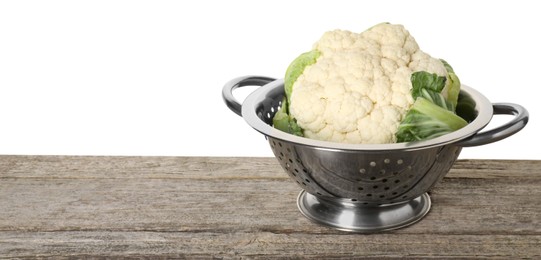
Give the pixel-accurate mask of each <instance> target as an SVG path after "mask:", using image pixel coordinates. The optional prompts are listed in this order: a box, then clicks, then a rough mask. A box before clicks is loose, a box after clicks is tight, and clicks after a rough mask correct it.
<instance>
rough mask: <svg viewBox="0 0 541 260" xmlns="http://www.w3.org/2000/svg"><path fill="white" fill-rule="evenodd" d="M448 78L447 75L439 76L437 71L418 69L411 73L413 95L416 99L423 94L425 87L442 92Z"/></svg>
mask: <svg viewBox="0 0 541 260" xmlns="http://www.w3.org/2000/svg"><path fill="white" fill-rule="evenodd" d="M446 80H447V78H446V77H444V76H438V74H436V73H429V72H426V71H416V72H414V73H412V74H411V85H412V89H411V95H412V96H413V98H414V99H416V98H417V97H420V96H421V95H422V90H423V89H426V90H430V91H434V92H437V93H440V92H441V90H442V89H443V88H444V87H445V81H446Z"/></svg>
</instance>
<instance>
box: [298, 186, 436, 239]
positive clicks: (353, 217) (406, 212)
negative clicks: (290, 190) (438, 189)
mask: <svg viewBox="0 0 541 260" xmlns="http://www.w3.org/2000/svg"><path fill="white" fill-rule="evenodd" d="M430 204H431V202H430V197H429V196H428V194H427V193H424V194H422V195H421V196H419V197H417V198H414V199H412V200H409V201H407V202H404V203H400V204H389V205H380V206H367V205H363V204H362V203H358V202H357V203H356V202H347V201H346V200H344V199H332V198H318V197H316V196H314V195H312V194H310V193H308V192H306V191H304V190H302V191H301V192H300V194H299V196H298V198H297V206H298V208H299V210H300V211H301V213H302V214H303V215H304V216H305V217H307V218H308V219H310V220H312V221H314V222H316V223H319V224H323V225H326V226H330V227H333V228H335V229H338V230H343V231H350V232H359V233H376V232H380V231H386V230H393V229H398V228H402V227H406V226H409V225H411V224H413V223H415V222H417V221H419V220H420V219H422V218H423V217H424V216H425V215H426V214H427V213H428V211H429V210H430Z"/></svg>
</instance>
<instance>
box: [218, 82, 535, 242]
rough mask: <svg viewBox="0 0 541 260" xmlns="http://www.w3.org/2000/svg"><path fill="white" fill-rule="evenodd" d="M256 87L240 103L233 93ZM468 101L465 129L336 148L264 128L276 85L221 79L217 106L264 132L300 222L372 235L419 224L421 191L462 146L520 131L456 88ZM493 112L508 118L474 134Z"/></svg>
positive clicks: (521, 120)
mask: <svg viewBox="0 0 541 260" xmlns="http://www.w3.org/2000/svg"><path fill="white" fill-rule="evenodd" d="M250 85H255V86H261V88H258V89H257V90H255V91H254V92H253V93H251V94H250V95H249V96H248V97H247V98H246V100H245V101H244V102H243V104H242V105H241V104H240V103H239V102H238V101H237V100H236V99H235V98H234V97H233V91H234V90H235V89H236V88H239V87H243V86H250ZM461 89H462V90H461V92H462V93H461V94H462V95H468V96H470V97H471V98H472V99H473V100H474V101H475V110H476V112H477V117H476V118H475V119H474V120H473V121H472V122H471V123H469V124H468V125H467V126H465V127H463V128H462V129H460V130H457V131H455V132H452V133H450V134H447V135H444V136H440V137H438V138H434V139H430V140H426V141H420V142H411V143H396V144H343V143H334V142H327V141H319V140H313V139H308V138H304V137H299V136H295V135H291V134H288V133H285V132H282V131H280V130H277V129H275V128H273V127H272V118H273V117H274V114H275V113H276V112H277V111H278V109H279V108H280V106H281V100H282V98H283V96H284V87H283V81H282V80H275V79H273V78H267V77H259V76H245V77H239V78H236V79H233V80H231V81H230V82H228V83H227V84H226V85H225V86H224V88H223V92H222V95H223V97H224V100H225V103H226V104H227V105H228V107H229V108H230V109H231V110H232V111H233V112H235V113H236V114H238V115H240V116H242V117H243V118H244V119H245V120H246V122H247V123H248V124H249V125H250V126H252V127H253V128H254V129H256V130H257V131H259V132H261V133H262V134H263V135H265V136H266V137H267V139H268V141H269V144H270V147H271V149H272V151H273V153H274V155H275V156H276V158H277V159H278V161H279V162H280V165H281V166H282V168H283V169H284V170H285V172H286V173H287V174H288V175H289V176H290V177H291V178H292V179H293V180H294V181H295V182H296V183H297V184H298V185H299V186H300V187H301V188H302V191H301V193H300V194H299V197H298V199H297V205H298V207H299V210H300V211H301V213H302V214H303V215H304V216H306V217H307V218H309V219H311V220H313V221H315V222H318V223H321V224H325V225H328V226H331V227H334V228H337V229H340V230H345V231H353V232H377V231H383V230H391V229H397V228H401V227H404V226H408V225H411V224H413V223H415V222H416V221H418V220H420V219H421V218H422V217H423V216H425V215H426V213H428V211H429V210H430V204H431V202H430V197H429V196H428V194H427V191H429V190H430V189H431V188H432V187H433V186H434V185H435V184H436V183H438V181H440V180H441V179H442V178H443V177H444V176H445V174H447V172H448V171H449V170H450V169H451V167H452V165H453V164H454V162H455V160H456V159H457V157H458V155H459V154H460V151H461V150H462V147H467V146H477V145H483V144H488V143H492V142H495V141H498V140H501V139H503V138H506V137H508V136H510V135H512V134H514V133H516V132H518V131H520V130H521V129H522V128H523V127H524V126H525V125H526V123H527V122H528V112H527V111H526V110H525V109H524V108H523V107H522V106H520V105H517V104H511V103H497V104H492V103H490V102H489V101H488V99H486V98H485V97H484V96H483V95H482V94H481V93H479V92H477V91H476V90H474V89H472V88H470V87H468V86H464V85H462V88H461ZM494 114H511V115H515V116H514V118H513V119H512V120H511V121H510V122H508V123H506V124H504V125H502V126H500V127H497V128H494V129H492V130H490V131H485V132H480V130H481V129H483V128H484V127H485V126H486V125H487V124H488V123H489V122H490V120H491V118H492V116H493V115H494Z"/></svg>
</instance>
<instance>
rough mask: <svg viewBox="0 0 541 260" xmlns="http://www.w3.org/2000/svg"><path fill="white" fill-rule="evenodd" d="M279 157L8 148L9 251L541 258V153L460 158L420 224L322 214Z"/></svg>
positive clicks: (0, 219) (0, 167)
mask: <svg viewBox="0 0 541 260" xmlns="http://www.w3.org/2000/svg"><path fill="white" fill-rule="evenodd" d="M298 193H299V187H298V186H297V185H296V184H295V183H294V182H293V181H291V180H290V179H289V177H287V175H286V174H285V173H284V172H283V171H282V169H281V168H280V166H279V165H278V163H277V161H276V160H275V159H274V158H226V157H99V156H98V157H83V156H80V157H78V156H0V258H4V257H6V258H9V257H16V258H34V257H60V258H64V257H75V258H79V257H92V258H108V257H113V256H122V257H134V258H136V257H137V258H138V257H142V258H145V257H148V258H155V257H163V258H167V257H171V258H176V257H179V258H212V257H215V258H250V259H252V258H264V259H267V258H301V257H308V258H327V259H328V258H353V257H372V258H378V257H383V258H390V257H397V258H398V257H400V258H403V257H410V258H423V257H426V258H432V257H445V258H450V257H458V258H470V257H474V256H477V257H496V258H502V259H509V258H518V257H524V258H541V203H540V202H541V161H498V160H492V161H490V160H460V161H458V162H457V163H456V164H455V166H454V168H453V169H452V170H451V172H450V173H449V174H448V175H447V176H446V177H445V179H444V180H443V181H442V182H441V183H439V184H438V185H437V186H436V187H435V188H434V189H433V190H432V192H431V197H432V202H433V204H432V209H431V211H430V212H429V214H428V215H427V216H426V217H425V218H424V219H423V220H421V221H420V222H418V223H417V224H414V225H413V226H410V227H407V228H404V229H400V230H397V231H392V232H386V233H381V234H372V235H361V234H352V233H346V232H341V231H337V230H334V229H330V228H327V227H323V226H319V225H317V224H313V223H311V222H310V221H309V220H308V219H306V218H305V217H303V216H302V215H301V214H300V212H299V211H298V210H297V206H296V197H297V194H298Z"/></svg>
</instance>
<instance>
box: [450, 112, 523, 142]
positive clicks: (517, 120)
mask: <svg viewBox="0 0 541 260" xmlns="http://www.w3.org/2000/svg"><path fill="white" fill-rule="evenodd" d="M492 107H493V108H494V115H514V116H515V117H514V118H513V120H511V121H509V122H507V123H506V124H504V125H502V126H499V127H496V128H494V129H491V130H488V131H484V132H480V133H476V134H475V135H473V136H471V137H469V138H467V139H465V140H462V141H459V142H457V143H455V144H456V145H458V146H462V147H469V146H478V145H484V144H489V143H493V142H496V141H499V140H502V139H504V138H507V137H509V136H511V135H513V134H515V133H517V132H518V131H520V130H522V128H524V126H526V124H527V123H528V111H527V110H526V109H525V108H524V107H522V106H521V105H517V104H513V103H494V104H492Z"/></svg>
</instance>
